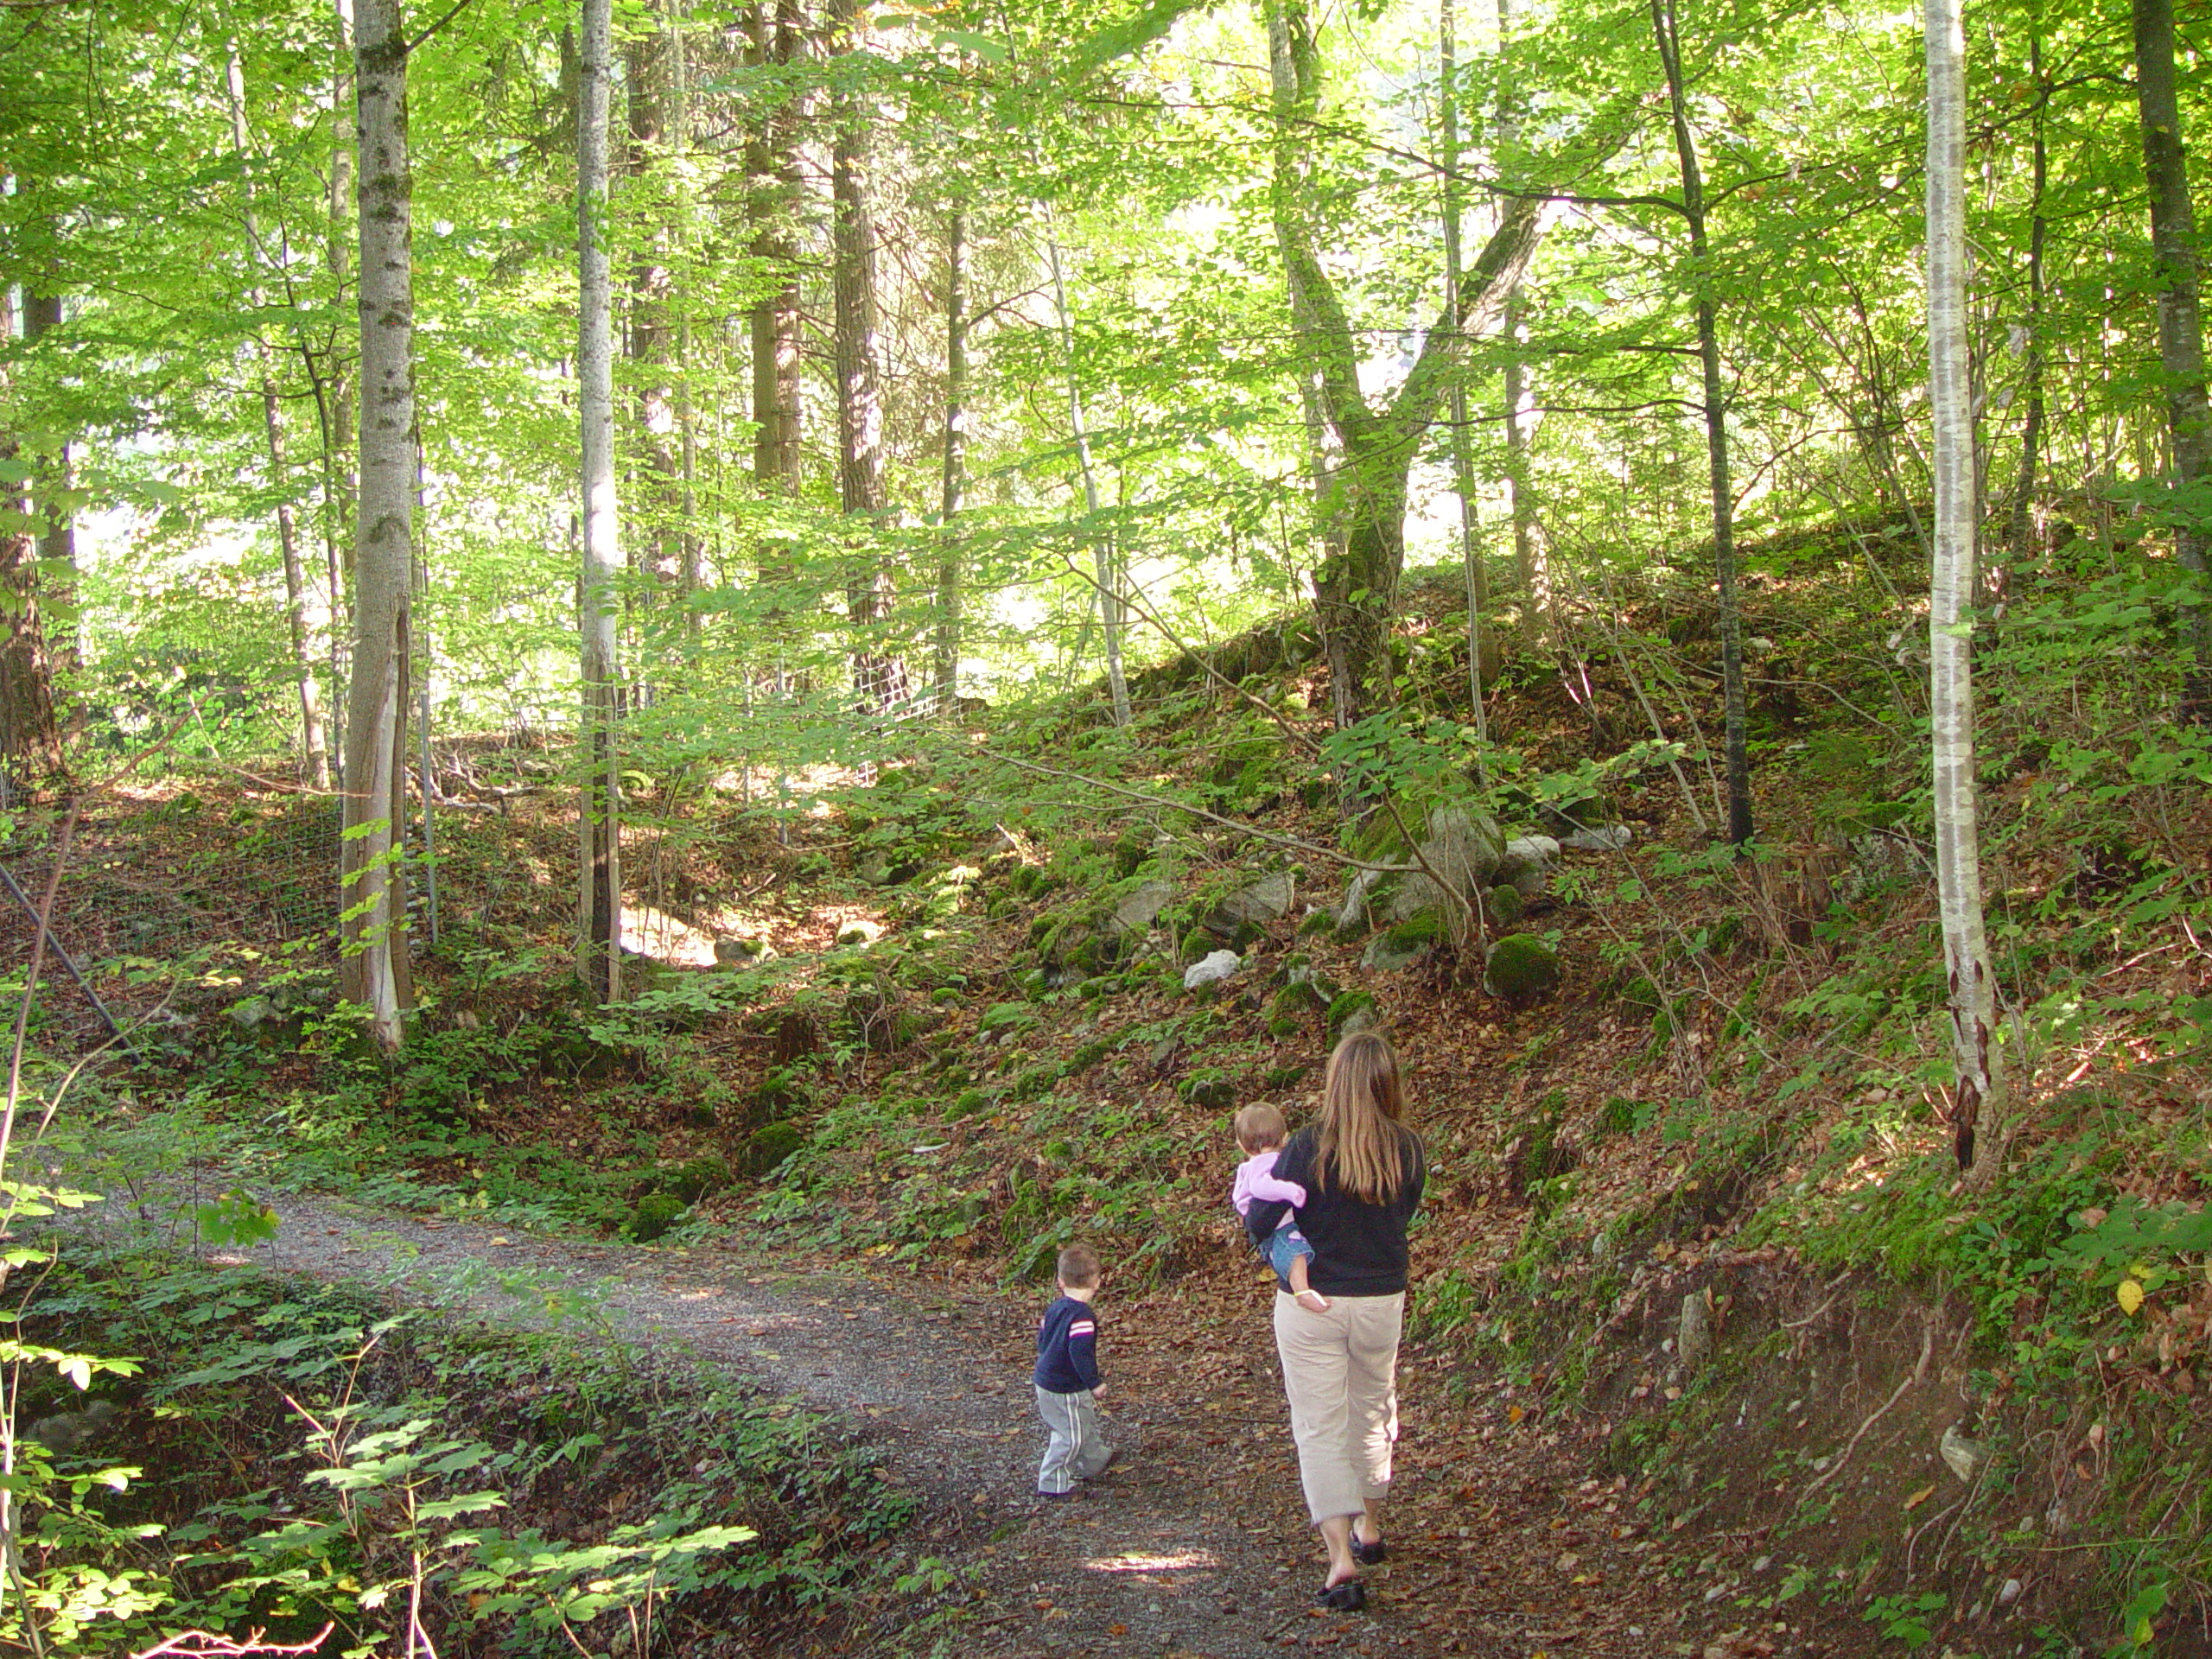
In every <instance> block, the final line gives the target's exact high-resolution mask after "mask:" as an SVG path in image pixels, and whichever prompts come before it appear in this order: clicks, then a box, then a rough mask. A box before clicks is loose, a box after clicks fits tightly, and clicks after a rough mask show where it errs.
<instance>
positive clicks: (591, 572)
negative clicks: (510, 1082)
mask: <svg viewBox="0 0 2212 1659" xmlns="http://www.w3.org/2000/svg"><path fill="white" fill-rule="evenodd" d="M612 35H613V0H583V29H582V42H581V44H582V64H581V70H582V73H581V76H580V79H579V87H578V97H577V101H576V263H577V282H578V288H579V290H580V312H581V321H580V322H579V325H578V330H577V346H576V382H577V387H576V394H577V395H576V401H577V406H578V408H579V410H581V411H582V445H581V448H582V462H583V478H582V486H583V489H582V494H583V559H582V573H581V580H580V581H579V582H578V585H577V589H576V594H577V612H578V616H577V623H578V632H579V633H580V635H581V639H582V670H583V709H582V730H581V737H582V743H581V746H580V747H582V762H583V790H582V799H581V800H580V801H579V802H578V811H577V817H578V820H579V823H580V826H581V838H582V858H581V868H582V882H581V891H580V897H579V903H578V914H579V923H580V925H579V930H578V931H579V934H580V938H581V943H580V945H579V952H578V965H579V968H580V969H581V971H582V976H583V980H584V983H585V985H586V986H587V987H588V988H589V990H590V992H591V994H592V995H593V996H594V997H595V998H597V999H598V1000H599V1001H601V1002H613V1001H618V1000H620V997H621V995H622V866H621V837H620V792H619V778H620V771H619V762H618V760H617V759H616V754H615V742H614V727H615V718H616V715H617V712H618V708H619V690H620V687H619V682H618V681H617V679H616V673H617V665H616V662H615V652H614V616H615V609H616V607H617V605H618V603H619V602H620V601H619V595H618V593H617V590H616V585H615V574H616V572H617V571H618V570H620V568H621V552H620V547H619V545H618V543H619V528H618V523H617V519H616V505H615V489H614V340H613V283H612V281H611V278H610V277H609V274H608V270H607V238H606V229H605V219H606V214H607V110H608V100H609V93H610V81H611V79H612V71H613V42H612Z"/></svg>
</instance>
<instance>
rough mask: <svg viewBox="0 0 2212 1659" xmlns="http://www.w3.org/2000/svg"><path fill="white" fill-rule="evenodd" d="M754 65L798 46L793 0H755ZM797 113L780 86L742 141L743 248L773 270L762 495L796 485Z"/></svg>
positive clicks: (761, 387)
mask: <svg viewBox="0 0 2212 1659" xmlns="http://www.w3.org/2000/svg"><path fill="white" fill-rule="evenodd" d="M750 22H751V26H752V36H753V46H752V51H751V53H750V54H749V55H750V59H751V61H752V62H753V65H754V66H755V67H776V68H786V67H789V66H790V65H791V63H792V62H793V61H794V60H796V59H797V58H798V55H799V54H800V52H801V51H802V49H803V48H804V41H805V29H804V26H803V21H802V19H801V16H800V14H799V10H798V4H797V3H796V0H754V4H753V9H752V11H751V14H750ZM798 127H799V111H798V100H797V98H796V96H795V95H794V94H792V93H791V92H790V91H789V90H788V89H787V88H779V89H778V90H777V91H776V92H774V93H773V94H772V95H771V99H770V100H769V101H768V104H767V106H766V108H764V109H762V110H761V111H760V112H759V114H758V116H757V118H756V120H755V122H754V124H753V132H752V135H751V137H749V138H748V140H747V144H746V172H747V178H748V184H749V190H748V194H747V204H748V209H749V211H750V213H751V216H752V219H753V239H752V243H751V245H750V246H749V248H748V250H747V251H749V252H750V253H751V254H752V256H753V258H754V259H755V260H757V261H759V262H760V265H761V266H762V268H763V269H765V270H772V271H774V272H776V273H778V275H779V283H778V286H777V287H776V288H775V289H773V290H772V292H771V293H769V294H768V295H767V296H766V297H765V298H763V299H762V300H761V301H760V302H759V303H758V304H756V305H755V306H754V307H753V311H752V314H751V318H750V322H751V332H752V338H753V480H754V483H755V485H756V486H757V487H758V488H759V489H760V493H762V494H763V495H777V496H789V495H796V494H798V488H799V461H800V454H799V437H800V427H799V412H800V411H799V357H800V338H799V327H800V315H799V286H798V243H797V240H796V238H795V237H794V235H793V229H794V226H796V225H797V223H798V207H799V201H800V195H801V189H802V186H801V183H800V180H799V170H798Z"/></svg>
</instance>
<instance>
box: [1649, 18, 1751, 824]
mask: <svg viewBox="0 0 2212 1659" xmlns="http://www.w3.org/2000/svg"><path fill="white" fill-rule="evenodd" d="M1651 29H1652V34H1653V35H1654V36H1655V37H1656V40H1657V41H1658V46H1659V61H1660V65H1661V67H1662V68H1663V69H1664V70H1665V72H1666V76H1667V101H1668V105H1669V109H1670V110H1671V111H1672V113H1673V116H1674V126H1675V155H1676V156H1677V157H1678V159H1679V160H1680V162H1681V171H1682V217H1683V218H1684V219H1687V220H1688V223H1689V230H1690V260H1691V264H1692V266H1693V269H1694V283H1695V285H1696V292H1697V346H1698V360H1699V363H1700V365H1701V367H1702V369H1703V371H1704V384H1705V448H1706V463H1707V471H1708V473H1709V474H1710V478H1711V485H1712V496H1713V570H1714V573H1715V575H1717V576H1718V578H1719V589H1720V594H1719V609H1720V684H1721V696H1722V701H1723V704H1724V707H1725V710H1726V713H1725V716H1724V728H1723V737H1722V742H1723V746H1724V747H1726V751H1727V773H1728V839H1729V840H1730V841H1732V842H1735V843H1736V845H1738V847H1740V846H1742V845H1743V844H1744V843H1745V842H1748V841H1749V840H1751V747H1750V739H1749V735H1748V725H1749V721H1748V720H1747V717H1746V715H1745V707H1744V639H1743V632H1744V630H1743V621H1742V618H1741V615H1740V613H1739V612H1738V607H1737V601H1736V543H1735V524H1734V509H1735V490H1734V486H1732V485H1731V483H1730V482H1729V478H1728V416H1727V404H1726V397H1725V396H1724V395H1723V392H1722V389H1721V383H1720V333H1719V320H1718V317H1717V315H1716V313H1715V307H1714V304H1713V279H1712V275H1711V270H1710V260H1711V258H1712V250H1711V248H1710V246H1709V245H1708V244H1707V240H1706V233H1705V178H1704V175H1703V174H1702V173H1701V172H1700V170H1699V168H1698V162H1697V145H1696V143H1694V141H1693V140H1692V138H1691V137H1690V124H1689V115H1688V105H1687V104H1686V102H1685V99H1684V93H1683V90H1682V53H1681V36H1680V35H1679V34H1678V33H1677V31H1676V28H1675V8H1674V0H1651Z"/></svg>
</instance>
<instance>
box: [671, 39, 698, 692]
mask: <svg viewBox="0 0 2212 1659" xmlns="http://www.w3.org/2000/svg"><path fill="white" fill-rule="evenodd" d="M665 3H666V6H667V17H668V68H669V111H668V114H669V151H670V154H671V156H673V157H674V158H675V161H676V163H677V167H678V168H683V165H684V163H685V162H687V161H688V160H689V158H690V154H691V73H690V51H689V46H688V42H687V41H686V40H685V38H684V22H685V18H684V5H685V0H665ZM682 213H683V227H682V238H683V251H684V252H685V254H686V255H687V257H686V258H685V260H684V262H683V269H684V270H685V271H686V272H687V273H688V272H689V271H690V269H691V264H690V258H689V257H688V255H689V253H690V237H691V224H690V213H691V204H690V200H689V198H688V196H687V198H686V200H684V202H683V207H682ZM676 430H677V466H678V473H679V476H680V480H681V484H680V487H679V489H678V491H677V585H678V587H679V588H680V589H681V591H682V594H683V658H684V663H685V664H686V666H687V668H688V667H690V665H692V664H694V663H696V658H697V656H698V650H699V611H698V607H697V606H696V604H694V603H693V600H694V598H695V597H696V594H698V592H699V590H700V588H702V587H703V586H704V585H705V578H704V575H703V571H702V564H703V561H704V558H705V550H706V538H705V537H703V536H702V535H701V534H700V533H699V527H698V526H699V418H698V407H697V404H696V401H695V400H694V398H693V397H692V395H691V295H690V290H689V286H688V284H687V286H686V288H685V289H684V290H683V292H681V293H679V294H678V295H677V297H676Z"/></svg>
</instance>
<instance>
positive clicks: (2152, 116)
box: [2134, 0, 2212, 720]
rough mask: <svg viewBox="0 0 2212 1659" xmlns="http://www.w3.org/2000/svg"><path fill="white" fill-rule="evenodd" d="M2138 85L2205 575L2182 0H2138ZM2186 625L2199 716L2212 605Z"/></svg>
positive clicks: (2184, 474)
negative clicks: (2178, 77) (2177, 35)
mask: <svg viewBox="0 0 2212 1659" xmlns="http://www.w3.org/2000/svg"><path fill="white" fill-rule="evenodd" d="M2134 9H2135V92H2136V101H2137V105H2138V106H2139V110H2140V111H2141V115H2142V126H2143V176H2144V180H2145V182H2146V183H2147V184H2148V185H2149V187H2150V196H2151V249H2152V252H2153V253H2154V254H2156V255H2157V256H2158V279H2159V285H2160V286H2159V292H2158V359H2159V364H2160V366H2161V367H2162V368H2163V369H2164V371H2165V383H2166V431H2167V442H2168V445H2169V448H2171V453H2172V458H2173V480H2172V481H2173V490H2174V493H2175V494H2176V495H2177V496H2178V497H2180V498H2181V499H2179V500H2177V501H2176V502H2175V503H2174V507H2175V510H2176V513H2177V517H2178V518H2179V519H2180V523H2179V524H2177V526H2176V528H2175V531H2174V551H2175V553H2176V555H2177V556H2178V557H2179V558H2180V560H2181V563H2182V564H2183V567H2184V568H2185V569H2187V570H2188V571H2189V573H2190V575H2192V576H2195V577H2196V578H2198V579H2199V582H2200V583H2201V582H2202V577H2203V575H2204V568H2205V558H2204V551H2205V544H2206V542H2207V541H2208V539H2212V537H2208V534H2207V531H2206V527H2205V526H2206V521H2207V519H2208V518H2212V512H2208V511H2207V505H2206V504H2205V503H2204V502H2202V501H2200V500H2197V499H2196V496H2197V494H2198V493H2199V489H2200V486H2202V484H2203V483H2204V482H2205V480H2206V479H2207V477H2208V476H2212V407H2208V404H2207V399H2206V396H2205V385H2204V319H2203V313H2202V305H2201V302H2200V293H2199V286H2198V278H2199V270H2198V263H2199V261H2198V251H2197V246H2196V208H2195V207H2194V205H2193V204H2192V203H2191V202H2190V194H2189V158H2188V155H2187V152H2186V151H2185V150H2183V148H2182V136H2181V105H2180V102H2179V100H2178V99H2177V96H2176V92H2175V88H2174V10H2173V0H2134ZM2181 620H2182V632H2183V636H2184V637H2185V638H2186V639H2188V641H2189V646H2190V654H2191V657H2192V658H2193V660H2192V662H2191V664H2190V675H2189V680H2188V683H2187V686H2186V688H2185V690H2184V693H2183V701H2184V702H2185V704H2186V707H2187V709H2188V711H2189V713H2190V716H2191V717H2192V718H2194V719H2199V720H2202V719H2204V718H2206V717H2208V715H2212V613H2208V612H2207V611H2206V610H2205V608H2204V607H2202V606H2201V605H2195V604H2191V605H2189V606H2186V607H2183V611H2182V617H2181Z"/></svg>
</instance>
